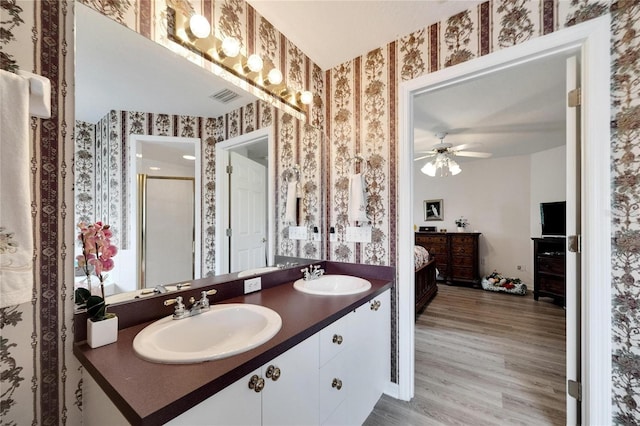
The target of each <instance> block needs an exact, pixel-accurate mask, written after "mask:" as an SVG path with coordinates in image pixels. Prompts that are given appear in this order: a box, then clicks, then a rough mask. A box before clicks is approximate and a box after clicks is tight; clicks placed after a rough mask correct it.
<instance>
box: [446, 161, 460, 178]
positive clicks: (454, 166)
mask: <svg viewBox="0 0 640 426" xmlns="http://www.w3.org/2000/svg"><path fill="white" fill-rule="evenodd" d="M461 171H462V169H461V168H460V166H459V165H458V163H456V162H455V161H454V160H453V159H452V158H449V172H450V173H451V174H452V175H453V176H455V175H457V174H458V173H460V172H461Z"/></svg>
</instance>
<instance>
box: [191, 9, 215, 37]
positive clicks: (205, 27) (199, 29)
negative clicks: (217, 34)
mask: <svg viewBox="0 0 640 426" xmlns="http://www.w3.org/2000/svg"><path fill="white" fill-rule="evenodd" d="M189 29H190V30H191V33H192V34H193V35H194V36H195V37H197V38H207V37H209V34H211V25H210V24H209V21H207V18H205V17H204V16H202V15H197V14H196V15H193V16H192V17H191V18H190V19H189Z"/></svg>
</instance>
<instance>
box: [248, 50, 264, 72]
mask: <svg viewBox="0 0 640 426" xmlns="http://www.w3.org/2000/svg"><path fill="white" fill-rule="evenodd" d="M263 65H264V62H262V58H261V57H260V55H258V54H256V53H254V54H253V55H249V57H248V58H247V65H246V69H245V73H248V72H249V71H251V72H260V71H261V70H262V67H263Z"/></svg>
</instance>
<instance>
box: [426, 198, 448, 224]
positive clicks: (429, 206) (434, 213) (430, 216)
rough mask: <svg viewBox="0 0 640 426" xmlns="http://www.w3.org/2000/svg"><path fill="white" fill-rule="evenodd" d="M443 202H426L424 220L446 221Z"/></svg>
mask: <svg viewBox="0 0 640 426" xmlns="http://www.w3.org/2000/svg"><path fill="white" fill-rule="evenodd" d="M443 204H444V203H443V201H442V199H440V200H424V220H425V221H429V220H444V207H443Z"/></svg>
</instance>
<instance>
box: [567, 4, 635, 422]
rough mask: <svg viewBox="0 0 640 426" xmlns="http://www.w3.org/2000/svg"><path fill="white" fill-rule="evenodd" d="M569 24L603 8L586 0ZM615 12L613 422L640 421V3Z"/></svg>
mask: <svg viewBox="0 0 640 426" xmlns="http://www.w3.org/2000/svg"><path fill="white" fill-rule="evenodd" d="M580 6H581V7H580V8H579V9H578V10H576V11H575V12H574V13H573V14H572V15H571V16H570V19H571V22H572V23H573V22H576V21H578V20H580V19H586V18H588V17H589V16H592V15H594V14H599V13H601V12H602V8H603V5H601V4H586V3H582V4H581V5H580ZM611 14H612V18H613V19H612V28H611V32H612V36H613V38H612V46H611V53H612V57H613V63H612V67H611V70H612V86H611V98H612V99H611V100H612V106H613V116H612V117H611V133H612V145H611V151H612V158H613V176H614V181H613V188H614V193H613V218H614V219H613V228H614V235H613V268H612V269H613V280H612V284H613V315H612V317H613V354H612V361H613V404H614V405H613V411H614V418H613V421H614V423H616V424H638V422H640V396H639V395H640V375H638V362H639V360H640V338H639V335H638V329H639V328H640V306H639V305H638V300H640V268H638V264H639V263H640V251H639V250H638V248H639V247H640V226H639V225H640V222H639V219H640V215H639V214H638V206H639V205H640V186H639V182H638V176H640V158H639V156H638V155H639V154H640V150H639V145H640V85H638V81H639V80H640V61H639V60H638V58H639V57H640V37H638V32H639V31H640V24H639V22H640V3H638V2H637V1H618V2H615V3H613V4H612V6H611Z"/></svg>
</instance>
